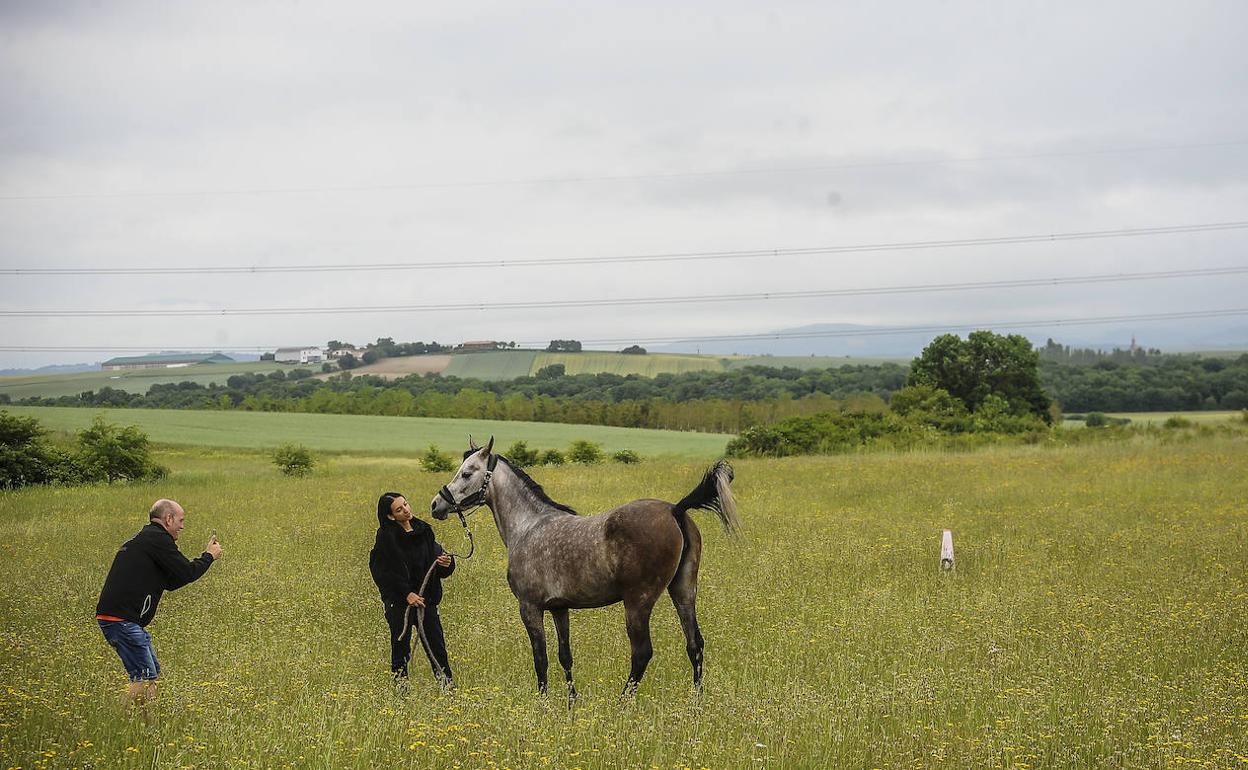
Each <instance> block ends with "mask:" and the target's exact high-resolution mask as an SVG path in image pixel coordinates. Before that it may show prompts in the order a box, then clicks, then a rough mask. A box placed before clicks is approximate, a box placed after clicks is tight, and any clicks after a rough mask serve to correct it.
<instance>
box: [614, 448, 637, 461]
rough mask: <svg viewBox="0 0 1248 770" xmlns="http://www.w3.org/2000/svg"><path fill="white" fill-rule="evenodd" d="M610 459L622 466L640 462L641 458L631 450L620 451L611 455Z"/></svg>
mask: <svg viewBox="0 0 1248 770" xmlns="http://www.w3.org/2000/svg"><path fill="white" fill-rule="evenodd" d="M611 459H612V460H615V461H616V462H617V463H622V464H624V465H633V464H635V463H639V462H641V456H640V455H638V454H637V453H636V452H634V451H633V450H631V449H621V450H620V451H618V452H616V453H615V454H613V455H611Z"/></svg>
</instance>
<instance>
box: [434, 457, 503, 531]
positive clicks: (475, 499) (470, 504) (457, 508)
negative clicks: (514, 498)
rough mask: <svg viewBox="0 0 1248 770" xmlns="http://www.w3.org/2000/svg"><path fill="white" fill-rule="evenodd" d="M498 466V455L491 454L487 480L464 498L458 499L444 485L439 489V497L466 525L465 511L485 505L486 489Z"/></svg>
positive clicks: (486, 467)
mask: <svg viewBox="0 0 1248 770" xmlns="http://www.w3.org/2000/svg"><path fill="white" fill-rule="evenodd" d="M497 467H498V455H490V459H489V461H488V462H487V463H486V465H485V480H484V481H482V482H481V488H480V489H478V490H477V491H476V492H473V493H472V494H471V495H468V496H467V497H465V498H464V499H463V500H459V501H456V500H455V496H454V495H452V494H451V490H450V489H449V488H448V487H447V486H446V485H443V486H442V488H441V489H439V490H438V497H440V498H442V499H443V500H445V501H446V502H447V503H448V504H450V506H451V510H452V511H454V512H455V513H456V515H458V516H459V521H460V523H461V524H463V525H464V526H465V527H467V526H468V524H467V523H465V522H464V511H465V510H466V509H468V508H480V507H481V506H483V505H485V490H486V489H488V488H489V486H490V477H491V476H493V475H494V469H495V468H497Z"/></svg>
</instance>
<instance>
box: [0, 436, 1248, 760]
mask: <svg viewBox="0 0 1248 770" xmlns="http://www.w3.org/2000/svg"><path fill="white" fill-rule="evenodd" d="M1246 449H1248V446H1245V442H1244V440H1243V439H1230V438H1201V437H1199V436H1197V435H1196V434H1193V435H1192V437H1191V440H1188V441H1171V442H1168V443H1162V442H1159V441H1154V440H1150V439H1148V438H1147V437H1140V438H1138V439H1137V440H1133V441H1130V442H1119V443H1113V444H1100V445H1096V446H1088V447H1080V448H1074V449H1064V450H1048V449H1041V448H1014V449H998V450H993V451H985V452H979V453H974V454H938V453H932V454H907V455H889V454H872V455H856V456H840V457H831V458H809V459H790V460H777V461H748V462H747V461H742V462H740V463H738V464H737V479H736V481H735V482H734V485H733V486H734V489H735V491H736V494H737V497H738V500H739V503H740V508H741V514H742V519H743V522H744V527H745V530H744V532H743V536H742V538H741V539H740V541H739V542H736V543H733V542H730V541H729V540H728V539H727V538H726V537H725V536H724V535H723V533H722V532H720V531H719V530H718V529H717V526H713V518H712V517H711V516H710V515H709V514H704V513H698V514H696V515H695V518H696V520H697V521H698V522H699V524H700V526H701V528H702V531H703V533H704V539H705V550H704V554H703V562H702V576H701V584H700V589H701V590H700V592H699V616H700V620H701V623H702V627H703V633H704V635H705V637H706V640H707V645H706V671H707V680H706V692H705V694H704V695H702V696H701V697H700V698H699V697H697V696H695V695H694V694H693V693H692V691H691V688H690V684H689V665H688V661H687V660H686V658H685V654H684V642H683V638H682V637H681V635H680V631H679V627H678V624H677V622H676V619H675V614H674V612H672V609H671V606H670V603H669V602H668V601H667V600H666V598H663V599H661V600H660V603H659V605H658V606H657V607H656V611H655V616H654V619H653V622H652V628H653V632H654V646H655V657H654V660H653V661H652V662H651V664H650V669H649V671H648V673H647V675H646V679H645V681H644V682H643V683H642V685H641V689H640V693H639V695H638V696H637V697H636V698H635V699H632V700H629V701H624V702H621V701H620V700H619V699H618V697H617V694H618V692H619V688H620V686H621V685H622V683H623V679H624V676H625V674H626V673H627V668H628V661H627V654H628V653H627V642H626V640H625V638H624V633H623V623H622V612H621V609H620V608H619V607H618V606H617V607H610V608H605V609H601V610H587V611H578V612H575V613H573V618H572V639H573V651H574V654H575V661H576V662H575V672H576V678H577V683H578V687H579V689H580V690H581V695H582V698H581V701H580V703H579V705H578V706H577V708H576V709H575V710H574V711H572V712H569V711H568V709H567V707H566V705H565V702H564V699H563V698H562V697H561V696H560V695H559V693H558V690H559V685H558V682H559V681H560V679H559V676H558V665H557V663H556V661H555V660H554V648H553V643H552V647H551V655H552V661H551V662H552V694H551V695H550V696H548V697H540V696H538V695H536V694H535V693H534V691H533V674H532V668H531V658H530V653H529V645H528V641H527V639H526V637H525V635H524V632H523V630H522V627H521V625H520V622H519V619H518V614H517V612H516V606H515V601H514V599H513V598H512V597H511V595H510V593H509V591H508V589H507V587H506V580H505V575H504V570H505V553H504V551H503V548H502V546H501V543H500V541H499V539H498V536H497V534H496V533H495V532H494V531H493V524H492V522H491V520H490V518H489V515H488V514H484V515H478V516H475V517H473V518H472V519H471V520H470V521H471V522H472V526H473V528H474V530H475V532H476V534H477V541H478V550H477V555H476V556H475V557H474V558H473V559H472V560H470V561H467V562H464V563H462V564H461V565H460V567H459V569H458V571H457V572H456V574H455V575H454V576H453V577H452V578H451V579H450V580H448V581H447V582H446V599H445V600H444V603H443V606H442V615H443V618H444V622H445V625H446V628H447V636H448V644H449V648H450V653H451V660H452V663H453V665H454V666H455V668H456V678H457V680H458V682H459V685H460V687H459V689H458V690H457V691H455V692H453V693H450V694H442V693H440V692H439V691H438V690H437V688H436V687H435V686H434V684H433V682H432V679H431V678H430V679H426V678H419V677H418V678H416V679H415V680H414V681H413V686H412V689H411V692H410V693H408V694H406V695H405V696H403V695H398V694H396V693H395V692H394V691H393V690H392V688H391V686H390V685H389V683H388V682H387V676H386V673H385V669H386V661H387V654H388V652H387V642H386V630H385V626H384V622H383V620H382V616H381V611H380V603H379V602H378V600H377V597H376V591H375V589H374V588H373V586H372V584H371V581H370V579H369V576H368V571H367V565H366V561H367V552H368V548H369V546H370V545H371V542H372V533H373V529H374V527H375V520H374V515H373V506H374V501H375V499H376V496H377V495H378V494H379V493H380V492H381V491H383V490H387V489H398V490H400V491H403V492H406V493H407V494H408V495H410V496H411V497H412V499H413V501H414V502H415V503H417V504H416V505H414V508H416V509H417V510H418V511H419V510H421V509H423V503H424V501H426V500H427V499H428V498H429V497H431V496H432V495H433V494H434V491H435V490H436V489H437V488H438V486H440V485H441V484H442V483H444V482H445V481H446V480H447V479H448V478H449V474H428V473H422V472H418V471H413V470H412V469H410V467H408V466H406V465H405V464H402V463H396V462H393V461H391V460H390V459H389V458H381V457H362V456H340V457H330V458H327V460H326V461H325V462H324V463H323V465H322V466H321V467H319V468H318V470H317V472H316V473H315V474H314V475H313V476H311V477H308V478H305V479H287V478H283V477H281V476H279V475H278V474H277V472H276V470H275V469H274V468H273V467H272V466H270V465H268V464H267V462H265V461H264V460H263V458H260V457H257V456H256V455H254V454H249V453H236V452H223V451H219V450H214V451H209V450H202V449H179V450H176V451H173V450H170V451H165V452H163V453H162V455H161V456H160V457H159V458H158V459H160V461H161V462H164V463H166V464H168V465H170V466H171V467H172V469H173V473H172V475H171V476H170V478H169V479H168V480H166V481H165V482H162V483H160V484H159V485H138V486H112V487H108V486H95V487H84V488H74V489H29V490H22V491H17V492H3V493H0V585H2V586H3V591H2V592H0V677H2V678H3V683H4V684H3V686H0V765H2V766H4V767H22V768H45V767H66V768H68V767H84V768H85V767H124V768H144V769H147V768H192V767H194V768H202V767H255V768H282V767H317V768H375V767H398V766H403V767H409V766H410V767H448V768H449V767H512V768H545V767H581V768H617V767H643V768H648V767H659V768H678V767H691V768H697V767H713V768H719V767H733V768H753V767H776V768H789V767H801V768H806V767H811V768H814V767H819V768H823V767H829V768H870V767H880V768H901V767H906V768H928V767H932V768H935V767H942V768H943V767H957V768H992V767H1001V768H1028V769H1030V768H1074V767H1080V768H1085V767H1086V768H1092V767H1095V768H1131V769H1132V770H1135V769H1136V768H1171V767H1177V766H1181V765H1198V766H1200V767H1215V768H1230V767H1242V766H1243V763H1244V762H1245V756H1246V755H1248V745H1246V743H1245V735H1248V673H1246V672H1248V570H1246V569H1245V565H1246V564H1248V511H1245V508H1244V500H1245V499H1248V451H1245V450H1246ZM704 467H705V462H703V461H682V462H676V463H674V464H668V463H661V462H647V463H643V464H641V465H638V466H618V465H612V466H601V467H596V468H571V467H565V468H558V469H546V468H541V469H535V470H534V476H535V477H536V478H537V480H538V481H540V482H541V483H542V484H543V485H544V486H545V487H546V489H547V491H548V492H549V493H550V494H551V495H552V496H553V497H554V498H555V499H557V500H560V501H562V502H566V503H568V504H571V505H573V506H575V507H577V508H578V509H580V510H582V511H584V512H590V511H596V510H599V509H601V508H604V507H607V506H610V505H613V504H616V503H618V502H621V501H624V500H627V499H631V498H634V497H650V496H653V497H659V498H664V499H669V500H671V499H675V498H678V497H679V496H681V495H683V494H684V493H685V492H687V491H688V490H689V489H690V488H691V487H692V486H693V484H694V483H695V482H696V480H697V479H698V477H699V475H700V474H701V472H702V470H703V468H704ZM159 496H171V497H174V498H176V499H178V500H180V501H181V502H183V503H184V504H185V505H186V507H187V510H188V523H187V529H186V531H185V532H184V533H183V535H182V539H181V540H180V541H179V542H180V543H181V545H182V547H183V549H184V550H185V551H188V552H192V553H193V552H195V551H196V550H197V548H198V547H199V546H202V544H203V543H204V542H205V541H206V539H207V537H208V534H209V532H211V531H213V530H215V531H217V532H218V533H220V535H221V539H222V541H223V543H224V545H225V548H226V553H225V558H224V559H223V560H222V561H221V562H220V563H219V564H217V565H214V566H213V568H212V570H211V571H210V572H209V573H208V574H207V575H206V576H205V577H204V578H203V579H202V580H201V581H199V582H197V583H195V584H192V585H191V586H188V587H186V588H184V589H182V590H179V591H176V592H174V593H172V594H169V595H168V596H167V597H166V599H165V601H164V602H162V604H161V608H160V614H159V616H158V617H157V619H156V622H155V623H154V624H153V625H152V626H151V629H150V630H151V631H152V635H153V638H154V640H155V645H156V649H157V651H158V653H159V655H160V660H161V664H162V667H163V669H164V673H163V677H162V678H163V685H162V687H163V690H162V695H161V698H160V701H159V703H158V705H157V708H156V718H155V720H154V721H153V722H152V723H151V724H144V723H143V722H142V721H138V720H135V719H133V718H127V717H126V716H125V715H124V713H123V712H122V710H121V708H120V707H119V705H118V700H119V696H120V693H121V691H122V689H123V687H124V682H123V674H122V670H121V667H120V664H119V662H118V661H117V660H116V656H115V655H114V653H113V652H112V650H111V649H109V648H108V647H107V645H106V644H105V643H104V641H103V640H102V638H101V637H100V634H99V632H98V630H97V629H96V628H95V624H94V621H93V620H92V614H93V612H94V606H95V600H96V597H97V595H98V591H99V587H100V584H101V581H102V580H103V576H104V574H105V572H106V571H107V569H108V565H109V563H110V560H111V559H112V555H113V552H114V551H115V549H116V546H117V545H118V544H119V543H120V542H121V541H122V540H124V539H125V538H127V537H129V536H130V535H131V534H133V532H134V531H136V530H137V529H138V528H139V526H141V525H142V524H143V523H144V521H145V514H144V511H145V510H146V508H147V507H148V506H149V505H150V503H151V501H152V500H153V499H155V498H156V497H159ZM434 526H435V530H436V531H437V532H438V534H439V538H440V539H441V540H442V541H443V542H444V543H445V544H446V545H447V546H448V547H450V548H452V549H457V548H460V547H462V543H463V541H462V536H461V534H460V532H459V531H458V525H457V524H455V523H453V522H438V523H435V525H434ZM942 528H951V529H952V530H953V532H954V538H955V545H956V549H957V551H956V553H957V568H956V569H955V570H954V571H952V572H950V573H942V572H941V571H940V570H939V569H938V567H937V558H938V552H939V538H940V532H941V530H942ZM548 627H549V624H548ZM552 638H553V635H552ZM415 670H419V667H417V669H415Z"/></svg>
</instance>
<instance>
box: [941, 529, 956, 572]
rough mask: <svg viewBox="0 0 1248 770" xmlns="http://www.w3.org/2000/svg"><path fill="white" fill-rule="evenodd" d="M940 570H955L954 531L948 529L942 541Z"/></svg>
mask: <svg viewBox="0 0 1248 770" xmlns="http://www.w3.org/2000/svg"><path fill="white" fill-rule="evenodd" d="M940 568H941V569H945V570H949V569H953V530H950V529H946V530H945V533H944V535H943V536H941V539H940Z"/></svg>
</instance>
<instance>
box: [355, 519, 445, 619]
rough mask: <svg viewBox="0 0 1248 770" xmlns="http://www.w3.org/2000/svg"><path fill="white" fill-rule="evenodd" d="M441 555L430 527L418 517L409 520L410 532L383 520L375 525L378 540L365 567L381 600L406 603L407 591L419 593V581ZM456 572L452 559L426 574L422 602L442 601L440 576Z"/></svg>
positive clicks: (432, 605)
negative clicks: (449, 563)
mask: <svg viewBox="0 0 1248 770" xmlns="http://www.w3.org/2000/svg"><path fill="white" fill-rule="evenodd" d="M441 554H442V546H440V545H438V543H437V541H436V540H434V539H433V527H431V526H429V525H428V524H426V523H425V522H423V521H421V520H420V519H412V531H411V532H406V531H404V529H403V527H401V526H399V524H398V523H397V522H394V521H389V520H388V521H386V522H385V523H383V524H382V525H381V526H379V527H378V528H377V540H376V542H375V543H374V544H373V550H372V552H371V553H370V554H369V555H368V569H369V571H370V572H372V573H373V582H374V583H376V584H377V589H378V590H379V591H381V599H382V601H384V602H386V603H387V604H407V595H408V594H409V593H413V594H417V593H420V581H422V580H424V579H425V573H426V572H428V571H429V565H431V564H433V562H434V560H435V559H437V558H438V556H439V555H441ZM454 571H455V562H454V561H452V562H451V566H449V567H438V568H436V569H435V570H434V571H433V574H432V575H431V576H430V577H429V585H428V586H427V587H426V588H425V593H424V599H425V604H426V605H428V606H430V607H435V606H437V604H438V602H440V601H442V578H444V577H450V575H451V573H452V572H454Z"/></svg>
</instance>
